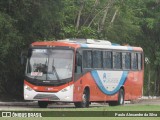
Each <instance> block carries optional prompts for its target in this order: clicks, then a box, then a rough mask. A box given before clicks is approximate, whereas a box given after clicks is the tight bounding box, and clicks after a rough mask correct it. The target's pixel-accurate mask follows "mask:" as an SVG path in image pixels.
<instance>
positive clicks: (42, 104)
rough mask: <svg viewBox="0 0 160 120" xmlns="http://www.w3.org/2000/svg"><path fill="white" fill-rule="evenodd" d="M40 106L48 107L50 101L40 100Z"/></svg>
mask: <svg viewBox="0 0 160 120" xmlns="http://www.w3.org/2000/svg"><path fill="white" fill-rule="evenodd" d="M38 106H39V107H40V108H47V106H48V102H46V101H38Z"/></svg>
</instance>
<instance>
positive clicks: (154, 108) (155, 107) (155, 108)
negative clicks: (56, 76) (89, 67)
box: [31, 105, 160, 111]
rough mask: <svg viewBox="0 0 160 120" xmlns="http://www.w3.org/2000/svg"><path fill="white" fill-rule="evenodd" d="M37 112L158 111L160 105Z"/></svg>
mask: <svg viewBox="0 0 160 120" xmlns="http://www.w3.org/2000/svg"><path fill="white" fill-rule="evenodd" d="M31 110H35V111H36V110H38V111H160V105H135V106H133V105H126V106H104V107H102V106H101V107H89V108H54V107H51V108H46V109H44V108H43V109H42V108H36V109H35V108H33V109H31Z"/></svg>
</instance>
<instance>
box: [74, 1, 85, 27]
mask: <svg viewBox="0 0 160 120" xmlns="http://www.w3.org/2000/svg"><path fill="white" fill-rule="evenodd" d="M83 7H84V1H82V3H81V6H80V9H79V12H78V18H77V23H76V29H77V30H78V28H79V24H80V19H81V14H82V10H83Z"/></svg>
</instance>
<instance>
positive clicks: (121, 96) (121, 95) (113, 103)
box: [109, 89, 124, 106]
mask: <svg viewBox="0 0 160 120" xmlns="http://www.w3.org/2000/svg"><path fill="white" fill-rule="evenodd" d="M123 104H124V90H123V89H120V90H119V94H118V101H110V102H109V106H116V105H123Z"/></svg>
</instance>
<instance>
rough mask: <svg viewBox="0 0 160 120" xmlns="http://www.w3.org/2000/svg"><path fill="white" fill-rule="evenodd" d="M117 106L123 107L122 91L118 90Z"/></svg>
mask: <svg viewBox="0 0 160 120" xmlns="http://www.w3.org/2000/svg"><path fill="white" fill-rule="evenodd" d="M117 105H124V90H123V89H120V90H119V94H118V102H117Z"/></svg>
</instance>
